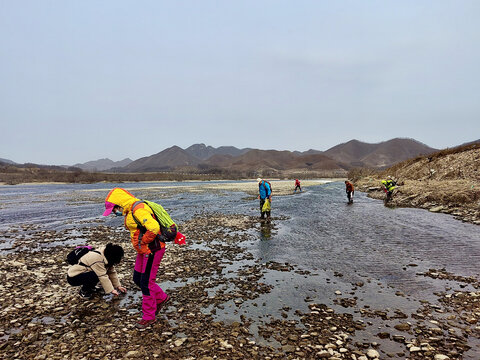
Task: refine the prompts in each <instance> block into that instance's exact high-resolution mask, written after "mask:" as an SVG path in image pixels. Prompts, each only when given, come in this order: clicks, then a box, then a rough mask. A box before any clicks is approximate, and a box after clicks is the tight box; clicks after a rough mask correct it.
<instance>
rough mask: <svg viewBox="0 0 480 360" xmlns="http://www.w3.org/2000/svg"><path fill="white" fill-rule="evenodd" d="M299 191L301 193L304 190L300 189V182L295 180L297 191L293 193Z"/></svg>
mask: <svg viewBox="0 0 480 360" xmlns="http://www.w3.org/2000/svg"><path fill="white" fill-rule="evenodd" d="M297 189H299V190H300V192H302V188H301V187H300V180H298V179H295V190H294V191H293V192H297Z"/></svg>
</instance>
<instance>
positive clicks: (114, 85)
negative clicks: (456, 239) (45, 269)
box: [0, 0, 480, 164]
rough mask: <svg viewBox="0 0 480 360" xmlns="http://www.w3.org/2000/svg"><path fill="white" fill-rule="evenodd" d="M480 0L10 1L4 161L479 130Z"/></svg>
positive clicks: (1, 63)
mask: <svg viewBox="0 0 480 360" xmlns="http://www.w3.org/2000/svg"><path fill="white" fill-rule="evenodd" d="M479 115H480V1H478V0H473V1H451V0H450V1H440V0H432V1H396V2H394V1H384V0H382V1H319V0H315V1H301V0H300V1H279V0H274V1H273V0H272V1H259V0H255V1H244V0H242V1H222V0H219V1H205V0H202V1H197V0H192V1H168V2H166V1H165V2H164V1H119V0H115V1H64V0H59V1H40V0H38V1H10V0H0V119H1V128H2V139H1V142H0V158H6V159H10V160H13V161H15V162H18V163H24V162H34V163H42V164H75V163H79V162H86V161H89V160H96V159H99V158H104V157H108V158H110V159H112V160H115V161H117V160H121V159H123V158H126V157H130V158H131V159H133V160H135V159H137V158H140V157H143V156H149V155H152V154H155V153H157V152H159V151H162V150H164V149H165V148H168V147H170V146H172V145H178V146H180V147H182V148H186V147H188V146H190V145H192V144H196V143H205V144H206V145H211V146H214V147H218V146H222V145H231V146H236V147H238V148H244V147H253V148H260V149H276V150H299V151H304V150H308V149H311V148H313V149H317V150H326V149H328V148H330V147H332V146H334V145H337V144H339V143H342V142H346V141H349V140H351V139H358V140H361V141H365V142H369V143H377V142H381V141H385V140H389V139H391V138H395V137H409V138H414V139H416V140H419V141H421V142H423V143H425V144H427V145H429V146H431V147H435V148H445V147H452V146H455V145H458V144H461V143H463V142H467V141H472V140H476V139H478V138H480V119H479V118H480V116H479Z"/></svg>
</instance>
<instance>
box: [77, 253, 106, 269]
mask: <svg viewBox="0 0 480 360" xmlns="http://www.w3.org/2000/svg"><path fill="white" fill-rule="evenodd" d="M89 252H96V253H97V254H98V255H102V254H101V253H100V251H97V250H90V251H89ZM87 254H88V253H87ZM87 254H85V255H87ZM85 255H83V256H85ZM83 256H82V257H83ZM78 265H82V266H85V267H90V266H88V265H85V264H84V263H82V262H81V261H80V260H79V261H78Z"/></svg>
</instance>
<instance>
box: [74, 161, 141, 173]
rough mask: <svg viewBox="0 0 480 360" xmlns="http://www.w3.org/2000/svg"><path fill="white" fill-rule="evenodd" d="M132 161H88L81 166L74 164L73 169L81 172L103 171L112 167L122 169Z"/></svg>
mask: <svg viewBox="0 0 480 360" xmlns="http://www.w3.org/2000/svg"><path fill="white" fill-rule="evenodd" d="M132 161H133V160H131V159H129V158H126V159H123V160H121V161H113V160H110V159H106V158H105V159H99V160H94V161H88V162H86V163H83V164H75V165H73V166H74V167H78V168H80V169H82V170H90V171H104V170H108V169H111V168H114V167H124V166H127V165H128V164H130V163H131V162H132Z"/></svg>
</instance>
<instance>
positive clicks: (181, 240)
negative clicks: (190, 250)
mask: <svg viewBox="0 0 480 360" xmlns="http://www.w3.org/2000/svg"><path fill="white" fill-rule="evenodd" d="M175 244H177V245H187V243H186V241H185V235H183V234H182V233H181V232H179V231H177V236H175Z"/></svg>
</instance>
